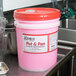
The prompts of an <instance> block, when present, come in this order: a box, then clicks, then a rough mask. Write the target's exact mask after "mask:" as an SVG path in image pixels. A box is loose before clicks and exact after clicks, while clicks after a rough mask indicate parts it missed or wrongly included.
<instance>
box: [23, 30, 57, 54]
mask: <svg viewBox="0 0 76 76" xmlns="http://www.w3.org/2000/svg"><path fill="white" fill-rule="evenodd" d="M22 38H23V51H24V52H28V53H45V52H50V51H52V50H55V49H56V48H57V31H56V32H54V33H50V34H40V35H33V34H23V35H22Z"/></svg>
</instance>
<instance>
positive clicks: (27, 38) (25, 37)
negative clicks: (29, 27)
mask: <svg viewBox="0 0 76 76" xmlns="http://www.w3.org/2000/svg"><path fill="white" fill-rule="evenodd" d="M24 40H29V41H34V40H35V38H32V37H28V36H24Z"/></svg>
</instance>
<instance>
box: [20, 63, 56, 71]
mask: <svg viewBox="0 0 76 76" xmlns="http://www.w3.org/2000/svg"><path fill="white" fill-rule="evenodd" d="M55 65H56V63H55V64H54V65H52V66H51V67H49V68H47V69H43V70H30V69H24V68H23V67H21V66H20V65H19V67H20V68H21V69H22V70H24V71H28V72H45V71H47V70H49V69H50V70H51V69H52V68H53V67H54V66H55Z"/></svg>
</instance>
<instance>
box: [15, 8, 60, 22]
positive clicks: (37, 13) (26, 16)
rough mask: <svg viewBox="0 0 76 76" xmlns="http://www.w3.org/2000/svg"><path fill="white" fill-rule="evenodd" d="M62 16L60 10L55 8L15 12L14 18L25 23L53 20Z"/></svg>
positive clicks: (28, 9)
mask: <svg viewBox="0 0 76 76" xmlns="http://www.w3.org/2000/svg"><path fill="white" fill-rule="evenodd" d="M60 16H61V15H60V10H58V9H54V8H24V9H17V10H15V11H14V18H15V19H17V20H23V21H39V20H51V19H56V18H59V17H60Z"/></svg>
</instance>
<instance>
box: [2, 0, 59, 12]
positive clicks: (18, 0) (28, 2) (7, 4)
mask: <svg viewBox="0 0 76 76" xmlns="http://www.w3.org/2000/svg"><path fill="white" fill-rule="evenodd" d="M58 1H59V0H58ZM49 2H51V0H3V11H9V10H13V9H17V8H22V7H28V6H33V5H39V4H45V3H49Z"/></svg>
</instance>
